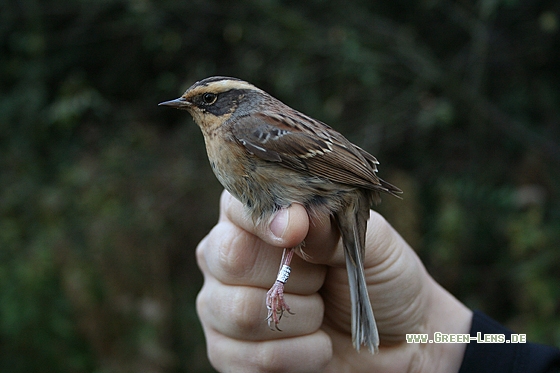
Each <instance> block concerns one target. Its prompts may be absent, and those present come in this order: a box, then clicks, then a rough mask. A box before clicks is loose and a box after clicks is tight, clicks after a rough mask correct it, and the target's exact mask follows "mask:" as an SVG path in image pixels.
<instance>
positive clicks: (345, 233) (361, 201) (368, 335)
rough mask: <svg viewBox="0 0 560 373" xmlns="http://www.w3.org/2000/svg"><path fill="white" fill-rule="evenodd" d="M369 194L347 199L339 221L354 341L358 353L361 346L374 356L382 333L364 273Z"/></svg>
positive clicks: (338, 217)
mask: <svg viewBox="0 0 560 373" xmlns="http://www.w3.org/2000/svg"><path fill="white" fill-rule="evenodd" d="M367 199H368V197H367V196H366V195H360V196H359V197H358V198H355V196H353V198H348V200H347V201H345V202H346V203H347V204H346V208H345V209H344V211H341V212H340V213H338V214H337V221H338V225H339V228H340V232H341V235H342V241H343V244H344V253H345V258H346V269H347V271H348V282H349V285H350V299H351V302H352V342H353V344H354V347H355V348H356V350H358V351H359V350H360V347H361V346H362V345H365V346H367V347H368V349H369V350H370V352H371V353H375V352H377V350H378V346H379V333H378V331H377V324H376V323H375V318H374V316H373V309H372V307H371V302H370V300H369V295H368V290H367V284H366V278H365V274H364V263H363V261H364V245H365V236H366V227H367V219H368V217H369V205H370V201H368V200H367Z"/></svg>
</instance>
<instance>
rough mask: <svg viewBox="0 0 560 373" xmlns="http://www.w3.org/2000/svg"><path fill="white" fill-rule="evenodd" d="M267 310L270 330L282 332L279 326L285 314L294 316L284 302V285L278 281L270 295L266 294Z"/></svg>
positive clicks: (269, 292)
mask: <svg viewBox="0 0 560 373" xmlns="http://www.w3.org/2000/svg"><path fill="white" fill-rule="evenodd" d="M266 308H267V309H268V315H267V316H266V320H267V322H268V326H269V327H270V329H272V330H274V329H276V330H278V331H282V330H281V329H280V328H279V327H278V324H279V323H280V320H281V319H282V316H284V312H288V313H289V314H290V315H293V313H292V312H291V311H290V307H289V306H288V304H287V303H286V301H285V300H284V283H282V282H280V281H276V282H275V283H274V285H273V286H272V288H270V290H269V291H268V293H266Z"/></svg>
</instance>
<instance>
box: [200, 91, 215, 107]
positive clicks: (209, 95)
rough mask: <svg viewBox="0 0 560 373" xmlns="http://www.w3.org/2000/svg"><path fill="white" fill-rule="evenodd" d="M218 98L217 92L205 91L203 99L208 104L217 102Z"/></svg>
mask: <svg viewBox="0 0 560 373" xmlns="http://www.w3.org/2000/svg"><path fill="white" fill-rule="evenodd" d="M217 98H218V95H216V94H215V93H205V94H203V95H202V101H203V102H204V103H205V104H206V105H212V104H213V103H214V102H216V99H217Z"/></svg>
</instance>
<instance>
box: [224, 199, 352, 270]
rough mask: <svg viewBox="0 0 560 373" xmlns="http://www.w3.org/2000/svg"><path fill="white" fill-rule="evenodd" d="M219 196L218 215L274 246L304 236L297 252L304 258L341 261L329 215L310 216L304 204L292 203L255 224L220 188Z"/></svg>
mask: <svg viewBox="0 0 560 373" xmlns="http://www.w3.org/2000/svg"><path fill="white" fill-rule="evenodd" d="M221 198H222V199H221V203H220V206H221V211H220V219H228V220H230V221H231V222H232V223H234V224H235V225H237V226H239V227H241V228H242V229H244V230H246V231H248V232H250V233H252V234H255V235H256V236H258V237H259V238H260V239H262V240H263V241H265V242H266V243H268V244H270V245H273V246H276V247H282V248H284V247H287V248H291V247H295V246H297V245H299V244H300V243H301V242H302V241H303V240H305V245H304V247H303V248H302V251H303V254H302V255H301V256H303V257H304V259H305V260H307V261H308V262H312V263H317V264H331V265H333V264H335V265H340V264H344V257H343V255H342V251H341V250H337V248H338V241H339V233H338V228H337V227H336V224H334V222H333V220H332V218H331V217H330V216H328V215H324V216H314V218H313V219H310V218H309V215H308V214H307V211H306V209H305V207H304V206H302V205H301V204H298V203H293V204H292V205H291V206H290V207H288V208H284V209H281V210H279V211H278V212H276V213H275V214H274V215H273V216H272V218H271V219H270V221H264V222H262V223H260V224H258V225H255V224H254V223H253V220H252V219H251V217H250V215H249V213H248V212H247V209H246V208H245V207H244V206H243V204H242V203H241V202H239V201H238V200H237V199H235V198H234V197H233V196H232V195H231V194H229V193H228V192H227V191H224V192H223V193H222V197H221ZM335 253H337V254H336V255H335ZM338 254H340V255H338Z"/></svg>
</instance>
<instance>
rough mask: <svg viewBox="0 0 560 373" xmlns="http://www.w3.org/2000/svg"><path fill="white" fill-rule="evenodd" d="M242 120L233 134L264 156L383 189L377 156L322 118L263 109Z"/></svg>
mask: <svg viewBox="0 0 560 373" xmlns="http://www.w3.org/2000/svg"><path fill="white" fill-rule="evenodd" d="M298 114H299V113H298ZM305 119H307V117H306V118H305ZM242 120H243V125H242V126H240V125H238V123H235V124H234V125H233V128H232V132H233V135H234V136H235V138H236V139H237V140H238V141H239V142H240V143H241V144H243V145H244V146H245V148H246V149H247V151H249V152H251V153H252V154H254V155H256V156H257V157H259V158H261V159H264V160H267V161H271V162H279V164H281V165H283V166H284V167H288V168H291V169H293V170H296V171H303V172H309V173H310V174H311V175H316V176H320V177H323V178H326V179H329V180H331V181H332V182H336V183H342V184H348V185H355V186H358V187H362V188H367V189H375V190H379V189H384V188H382V187H381V183H380V181H379V179H378V178H377V176H376V175H375V172H376V171H377V167H376V164H377V160H376V159H375V158H374V157H373V156H372V155H370V154H369V153H366V152H365V151H363V150H362V149H360V148H358V147H357V146H355V145H354V144H352V143H351V142H349V141H348V140H347V139H346V138H345V137H344V136H342V135H341V134H340V133H338V132H336V131H334V130H333V129H331V128H330V127H328V126H326V125H324V124H322V123H320V122H316V121H313V122H307V123H305V124H304V123H302V122H298V123H294V122H292V123H290V122H289V121H288V120H284V119H283V118H282V117H276V116H270V115H266V114H262V113H259V114H252V115H248V116H245V117H243V119H242Z"/></svg>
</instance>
